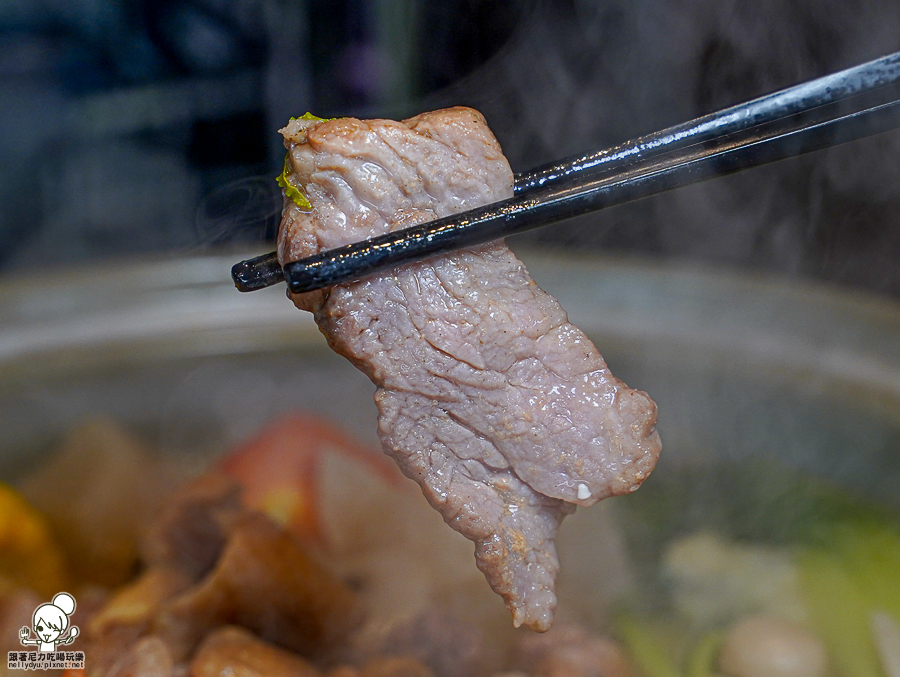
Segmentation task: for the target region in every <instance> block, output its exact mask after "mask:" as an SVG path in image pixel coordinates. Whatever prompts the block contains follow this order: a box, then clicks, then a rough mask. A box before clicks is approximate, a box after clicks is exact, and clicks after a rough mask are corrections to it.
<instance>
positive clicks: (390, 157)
mask: <svg viewBox="0 0 900 677" xmlns="http://www.w3.org/2000/svg"><path fill="white" fill-rule="evenodd" d="M282 134H283V135H284V138H285V144H286V146H287V147H288V149H289V168H290V173H289V175H288V181H289V182H290V183H291V184H292V185H293V186H294V187H295V188H298V189H300V190H302V191H303V193H304V194H305V195H306V197H307V198H308V200H309V202H310V204H311V208H307V207H301V206H298V205H297V204H295V202H294V201H292V200H291V199H290V198H287V199H286V200H285V210H284V214H283V218H282V223H281V229H280V232H279V256H280V258H281V260H282V263H286V262H288V261H292V260H296V259H299V258H302V257H304V256H308V255H310V254H314V253H316V252H318V251H321V250H324V249H329V248H333V247H337V246H340V245H344V244H348V243H350V242H354V241H358V240H363V239H366V238H369V237H372V236H374V235H379V234H382V233H385V232H388V231H390V230H394V229H398V228H404V227H407V226H410V225H413V224H415V223H421V222H424V221H428V220H431V219H434V218H438V217H442V216H446V215H449V214H453V213H456V212H460V211H464V210H466V209H471V208H474V207H477V206H481V205H484V204H486V203H490V202H493V201H497V200H501V199H504V198H508V197H510V196H511V195H512V186H513V176H512V172H511V170H510V168H509V164H508V163H507V161H506V159H505V158H504V157H503V154H502V152H501V150H500V147H499V145H498V143H497V141H496V139H494V137H493V135H492V134H491V132H490V130H489V129H488V128H487V125H486V124H485V121H484V119H483V118H482V117H481V115H480V114H479V113H477V112H476V111H473V110H471V109H467V108H453V109H448V110H443V111H436V112H433V113H425V114H423V115H419V116H417V117H414V118H411V119H409V120H406V121H404V122H393V121H389V120H369V121H361V120H356V119H353V118H341V119H336V120H331V121H317V120H308V119H295V120H292V121H291V122H290V123H289V124H288V125H287V127H285V128H284V129H283V130H282ZM289 192H290V191H289ZM293 301H294V303H295V304H296V305H297V306H298V307H299V308H301V309H305V310H310V311H312V312H313V313H314V314H315V318H316V322H317V323H318V325H319V328H320V329H321V330H322V332H323V333H324V334H325V336H326V337H327V339H328V341H329V343H330V345H331V347H332V348H333V349H334V350H335V351H337V352H338V353H340V354H342V355H344V356H345V357H347V358H348V359H349V360H351V361H352V362H353V363H354V364H355V365H356V366H357V367H359V368H360V369H361V370H362V371H363V372H365V373H366V374H367V375H368V376H369V377H370V378H371V379H372V381H373V382H374V383H375V384H376V386H377V391H376V395H375V399H376V403H377V405H378V410H379V428H380V436H381V441H382V445H383V447H384V449H385V451H386V452H387V453H388V454H390V455H391V456H392V457H393V458H394V459H395V460H396V461H397V463H398V464H399V465H400V467H401V469H402V470H403V472H404V473H405V474H406V475H408V476H409V477H411V478H413V479H415V480H416V481H417V482H418V483H419V484H420V485H421V487H422V490H423V492H424V493H425V496H426V498H427V499H428V500H429V501H430V502H431V504H432V505H433V506H434V507H435V508H436V509H438V510H439V511H440V512H441V514H442V515H443V516H444V519H445V520H446V522H447V523H448V524H449V525H450V526H452V527H453V528H454V529H456V530H457V531H459V532H460V533H462V534H463V535H465V536H466V537H467V538H469V539H471V540H473V541H474V542H475V554H476V561H477V563H478V566H479V568H480V569H481V570H482V571H483V572H484V573H485V576H486V577H487V579H488V582H489V583H490V585H491V587H492V588H493V589H494V590H495V591H496V592H498V593H499V594H500V595H501V596H502V597H503V598H504V600H505V601H506V604H507V606H508V607H509V608H510V610H511V611H512V613H513V620H514V623H515V624H516V625H517V626H518V625H520V624H523V623H524V624H526V625H529V626H531V627H533V628H535V629H537V630H546V629H547V628H549V626H550V623H551V620H552V615H553V609H554V607H555V604H556V597H555V593H554V581H555V577H556V573H557V570H558V568H559V564H558V560H557V556H556V548H555V545H554V538H555V535H556V531H557V528H558V527H559V524H560V522H561V521H562V519H563V517H565V515H567V514H570V513H571V512H572V511H573V510H574V506H575V505H582V506H588V505H591V504H593V503H595V502H597V501H599V500H601V499H603V498H606V497H608V496H613V495H616V494H622V493H627V492H630V491H633V490H634V489H636V488H637V487H638V485H640V483H641V482H642V481H643V480H644V478H646V477H647V475H648V474H649V472H650V471H651V469H652V468H653V466H654V464H655V463H656V459H657V457H658V454H659V450H660V441H659V436H658V435H657V433H656V428H655V424H656V406H655V405H654V403H653V402H652V400H650V398H649V397H647V395H646V394H644V393H642V392H640V391H635V390H631V389H629V388H628V387H627V386H625V384H623V383H622V382H621V381H619V380H618V379H616V378H615V377H614V376H613V375H612V374H611V373H610V372H609V369H608V368H607V366H606V364H605V362H604V361H603V358H602V357H601V356H600V354H599V352H598V351H597V349H596V348H595V347H594V346H593V345H592V344H591V342H590V341H589V340H588V339H587V337H586V336H585V335H584V334H583V333H582V332H581V331H580V330H579V329H577V328H576V327H574V326H573V325H571V324H569V322H568V320H567V317H566V313H565V311H564V310H563V309H562V308H561V307H560V305H559V303H558V302H557V301H556V299H554V298H553V297H551V296H549V295H548V294H546V293H544V292H543V291H541V290H540V289H539V288H538V287H537V285H536V284H535V283H534V282H533V281H532V279H531V278H530V276H529V275H528V271H527V270H526V269H525V267H524V266H523V265H522V263H521V262H520V261H519V260H518V259H516V257H515V256H514V255H513V254H512V253H511V252H510V251H509V249H507V247H506V246H505V245H504V244H503V243H501V242H496V243H492V244H489V245H484V246H480V247H475V248H470V249H466V250H463V251H460V252H456V253H453V254H448V255H443V256H437V257H434V258H432V259H429V260H428V261H424V262H421V263H415V264H410V265H406V266H403V267H400V268H397V269H394V270H392V271H389V272H387V273H382V274H378V275H373V276H369V277H367V278H365V279H363V280H360V281H356V282H353V283H349V284H344V285H338V286H335V287H332V288H330V289H328V290H325V291H320V292H313V293H310V294H304V295H295V296H294V297H293Z"/></svg>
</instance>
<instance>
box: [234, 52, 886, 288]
mask: <svg viewBox="0 0 900 677" xmlns="http://www.w3.org/2000/svg"><path fill="white" fill-rule="evenodd" d="M897 127H900V52H897V53H895V54H890V55H888V56H885V57H882V58H880V59H876V60H875V61H870V62H868V63H865V64H862V65H859V66H855V67H853V68H848V69H847V70H843V71H840V72H838V73H834V74H832V75H826V76H825V77H822V78H818V79H816V80H812V81H810V82H806V83H803V84H800V85H796V86H794V87H789V88H788V89H784V90H781V91H778V92H775V93H773V94H768V95H766V96H763V97H760V98H758V99H754V100H752V101H749V102H747V103H744V104H740V105H737V106H733V107H731V108H726V109H725V110H722V111H719V112H716V113H711V114H709V115H705V116H703V117H700V118H697V119H695V120H691V121H690V122H686V123H683V124H680V125H676V126H675V127H670V128H668V129H664V130H662V131H660V132H656V133H654V134H650V135H647V136H643V137H640V138H637V139H634V140H633V141H628V142H626V143H623V144H620V145H618V146H613V147H611V148H607V149H604V150H600V151H596V152H593V153H589V154H586V155H580V156H577V157H573V158H568V159H566V160H563V161H561V162H558V163H555V164H551V165H547V166H544V167H539V168H537V169H535V170H532V171H530V172H526V173H523V174H518V175H516V177H515V188H514V196H513V197H512V198H510V199H508V200H503V201H501V202H495V203H493V204H489V205H486V206H484V207H480V208H478V209H473V210H471V211H468V212H463V213H460V214H455V215H452V216H449V217H445V218H441V219H436V220H434V221H430V222H428V223H424V224H421V225H418V226H414V227H412V228H407V229H405V230H400V231H395V232H392V233H388V234H386V235H381V236H378V237H375V238H372V239H369V240H365V241H363V242H357V243H355V244H351V245H347V246H344V247H340V248H338V249H333V250H330V251H325V252H321V253H319V254H316V255H314V256H310V257H308V258H305V259H302V260H300V261H294V262H291V263H288V264H286V265H285V266H284V268H283V269H282V267H281V266H280V265H279V263H278V258H277V256H276V255H275V254H274V253H272V254H266V255H264V256H260V257H257V258H254V259H249V260H247V261H242V262H241V263H238V264H237V265H235V266H234V268H232V272H231V274H232V278H233V279H234V282H235V285H236V286H237V288H238V289H239V290H240V291H254V290H256V289H262V288H264V287H268V286H271V285H273V284H277V283H279V282H281V281H282V280H286V281H287V283H288V287H289V288H290V290H291V291H292V292H294V293H303V292H308V291H314V290H316V289H322V288H325V287H329V286H331V285H334V284H339V283H342V282H347V281H350V280H354V279H358V278H360V277H363V276H365V275H368V274H370V273H374V272H377V271H380V270H384V269H387V268H392V267H395V266H398V265H401V264H404V263H410V262H412V261H418V260H421V259H424V258H427V257H429V256H433V255H435V254H440V253H443V252H448V251H452V250H455V249H460V248H463V247H469V246H473V245H477V244H482V243H484V242H489V241H491V240H496V239H499V238H502V237H507V236H509V235H514V234H516V233H521V232H523V231H526V230H531V229H533V228H539V227H541V226H545V225H549V224H551V223H556V222H558V221H562V220H564V219H569V218H572V217H575V216H580V215H582V214H586V213H588V212H592V211H597V210H600V209H605V208H606V207H612V206H615V205H619V204H623V203H625V202H630V201H634V200H638V199H641V198H644V197H649V196H650V195H655V194H657V193H661V192H663V191H666V190H671V189H673V188H677V187H680V186H686V185H690V184H692V183H697V182H699V181H704V180H706V179H710V178H714V177H716V176H723V175H726V174H732V173H734V172H737V171H740V170H742V169H749V168H751V167H758V166H761V165H764V164H768V163H770V162H775V161H777V160H783V159H786V158H789V157H794V156H797V155H802V154H804V153H809V152H812V151H815V150H820V149H822V148H827V147H830V146H835V145H838V144H841V143H846V142H848V141H854V140H856V139H861V138H864V137H866V136H871V135H873V134H878V133H880V132H885V131H889V130H891V129H895V128H897Z"/></svg>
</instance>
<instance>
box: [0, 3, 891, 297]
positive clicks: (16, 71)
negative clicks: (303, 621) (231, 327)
mask: <svg viewBox="0 0 900 677" xmlns="http://www.w3.org/2000/svg"><path fill="white" fill-rule="evenodd" d="M897 26H900V3H898V2H897V1H896V0H856V1H850V0H756V1H754V2H752V3H751V2H747V1H746V0H329V1H327V2H309V1H307V0H107V1H102V0H4V1H3V2H0V130H2V134H0V157H2V158H3V162H2V163H0V205H2V207H0V274H2V273H4V272H5V273H8V274H13V275H14V274H15V273H16V272H17V271H21V270H26V269H27V270H32V269H33V266H34V265H35V264H41V265H45V266H47V265H55V264H69V263H76V262H96V261H105V260H107V259H111V258H113V257H121V256H123V255H124V256H138V255H143V254H146V253H156V254H158V253H167V254H169V253H173V254H178V255H182V254H193V253H199V252H200V251H203V250H207V249H210V248H217V247H218V248H221V247H223V246H229V247H241V246H248V245H252V246H255V247H257V248H264V247H265V244H264V242H263V240H265V239H267V238H268V239H271V238H272V237H273V235H274V228H275V227H276V224H277V213H278V210H279V209H280V198H279V194H278V189H277V186H276V185H275V182H274V176H275V174H277V173H278V170H279V168H280V166H281V163H282V161H283V154H284V149H283V147H282V145H281V138H280V136H279V135H278V133H277V129H278V128H279V127H280V126H282V125H283V124H284V122H285V121H286V120H287V119H288V118H289V117H290V116H292V115H300V114H302V113H304V112H306V111H311V112H313V113H314V114H316V115H319V116H324V117H332V116H344V115H354V116H369V117H372V116H379V117H394V118H402V117H406V116H410V115H413V114H416V113H418V112H421V111H423V110H426V109H432V108H437V107H442V106H447V105H456V104H465V105H470V106H474V107H476V108H478V109H479V110H481V111H482V112H483V113H484V114H485V115H486V116H487V118H488V121H489V123H490V124H491V126H492V128H493V129H494V131H495V133H496V134H497V136H498V138H499V139H500V142H501V144H502V145H503V147H504V149H505V151H506V153H507V155H508V157H509V159H510V162H511V164H512V166H513V169H514V170H515V171H523V170H525V169H529V168H531V167H533V166H535V165H539V164H543V163H546V162H549V161H551V160H555V159H558V158H561V157H563V156H566V155H570V154H573V153H576V152H580V151H585V150H589V149H595V148H599V147H603V146H606V145H610V144H613V143H616V142H619V141H622V140H625V139H627V138H630V137H633V136H636V135H639V134H643V133H647V132H651V131H654V130H656V129H659V128H662V127H665V126H668V125H671V124H675V123H678V122H682V121H684V120H687V119H689V118H692V117H695V116H697V115H700V114H703V113H706V112H709V111H712V110H714V109H717V108H720V107H723V106H726V105H729V104H733V103H737V102H740V101H742V100H746V99H748V98H752V97H754V96H757V95H760V94H763V93H766V92H770V91H772V90H775V89H777V88H780V87H783V86H787V85H790V84H793V83H796V82H798V81H801V80H804V79H808V78H812V77H815V76H818V75H822V74H825V73H828V72H832V71H834V70H837V69H840V68H843V67H847V66H850V65H853V64H856V63H859V62H862V61H866V60H869V59H872V58H875V57H878V56H881V55H883V54H886V53H888V52H892V51H896V50H898V49H900V33H898V31H897V30H896V27H897ZM898 151H900V134H898V133H892V134H887V135H882V136H880V137H877V138H873V139H868V140H865V141H862V142H857V143H854V144H852V145H849V146H845V147H841V148H836V149H831V150H828V151H824V152H820V153H817V154H814V155H812V156H809V157H806V158H802V159H799V160H793V161H788V162H783V163H780V164H778V165H775V166H772V167H768V168H762V169H757V170H753V171H750V172H745V173H743V174H739V175H736V176H733V177H729V178H726V179H721V180H717V181H714V182H710V183H707V184H703V185H700V186H695V187H691V188H687V189H682V190H679V191H677V192H673V193H671V194H668V195H664V196H660V197H657V198H653V199H648V200H645V201H642V202H639V203H635V204H633V205H627V206H624V207H619V208H616V209H614V210H610V211H608V212H606V213H602V214H597V215H593V216H590V217H585V218H581V219H577V220H574V221H570V222H567V223H564V224H561V225H556V226H551V227H549V228H545V229H543V230H540V231H537V232H534V233H531V234H527V235H524V236H520V238H519V240H520V241H521V242H522V243H523V244H540V245H541V246H543V247H547V246H552V247H558V248H560V249H564V250H567V249H568V250H571V249H573V248H574V249H578V250H581V251H583V250H588V251H594V250H603V251H606V252H614V253H619V252H621V253H635V254H650V255H654V256H658V257H663V258H671V259H680V260H689V261H702V262H707V263H712V264H716V265H729V266H737V267H742V268H748V269H759V270H766V271H772V272H776V273H781V274H787V275H791V276H799V277H806V278H814V279H821V280H829V281H834V282H838V283H841V284H845V285H851V286H855V287H860V288H865V289H869V290H873V291H876V292H880V293H884V294H889V295H894V296H897V295H900V162H898V158H900V152H898ZM514 244H515V243H514Z"/></svg>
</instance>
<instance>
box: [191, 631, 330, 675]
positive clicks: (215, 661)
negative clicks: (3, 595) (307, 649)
mask: <svg viewBox="0 0 900 677" xmlns="http://www.w3.org/2000/svg"><path fill="white" fill-rule="evenodd" d="M190 674H191V677H223V676H224V675H233V676H234V677H320V675H321V674H322V673H321V672H319V670H318V669H317V668H316V667H315V666H314V665H312V663H310V662H309V661H306V660H304V659H303V658H300V656H298V655H296V654H293V653H291V652H289V651H285V650H284V649H282V648H280V647H277V646H275V645H274V644H270V643H269V642H265V641H263V640H261V639H259V637H256V636H255V635H253V634H252V633H250V632H247V631H246V630H244V629H243V628H238V627H235V626H226V627H224V628H220V629H218V630H216V631H215V632H211V633H210V634H209V635H208V636H207V638H206V639H205V640H203V644H201V645H200V647H199V648H198V649H197V653H196V655H195V656H194V659H193V660H192V661H191V669H190Z"/></svg>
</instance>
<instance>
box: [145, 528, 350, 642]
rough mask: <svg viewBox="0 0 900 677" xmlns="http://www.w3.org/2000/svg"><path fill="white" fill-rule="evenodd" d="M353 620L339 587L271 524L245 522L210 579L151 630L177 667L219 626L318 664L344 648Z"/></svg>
mask: <svg viewBox="0 0 900 677" xmlns="http://www.w3.org/2000/svg"><path fill="white" fill-rule="evenodd" d="M359 620H360V609H359V608H358V607H357V605H356V597H355V595H354V594H353V592H352V591H351V590H350V589H349V588H348V587H347V586H346V585H345V584H344V583H343V582H342V581H340V580H338V579H336V578H335V577H333V576H332V575H331V574H330V573H329V572H328V571H326V570H325V569H324V568H323V567H322V566H321V565H319V564H318V563H317V562H315V561H313V560H312V559H311V558H310V556H309V555H307V554H306V553H305V552H304V551H303V549H302V548H301V547H300V545H299V544H298V543H297V542H296V541H295V540H294V539H293V538H292V537H291V536H290V535H289V534H288V533H287V532H286V531H284V530H283V529H281V528H280V527H278V526H277V525H276V524H275V523H274V522H272V521H271V520H269V519H268V518H266V517H264V516H263V515H259V514H249V515H247V516H245V517H244V518H242V519H241V521H240V522H239V523H238V524H237V525H235V527H234V528H233V529H232V531H231V534H230V535H229V538H228V542H227V544H226V545H225V548H224V549H223V550H222V554H221V555H220V557H219V559H218V560H217V562H216V565H215V567H214V568H213V569H212V571H210V572H209V574H208V575H207V576H206V577H205V578H203V579H201V580H200V581H199V582H198V583H197V585H195V586H194V587H192V588H190V589H188V590H187V591H185V592H184V593H182V594H181V595H179V596H177V597H173V598H172V599H170V600H168V601H167V602H165V603H164V604H162V605H161V606H160V609H159V612H158V613H157V615H156V617H155V618H154V622H153V626H152V629H153V631H154V632H155V633H157V634H158V635H160V636H161V637H163V638H164V639H165V640H166V641H167V642H168V644H169V646H171V647H172V648H173V654H174V655H175V657H176V659H178V660H182V659H183V658H184V657H185V656H187V655H189V654H190V652H191V651H192V650H193V649H194V648H195V647H196V645H197V644H198V643H199V641H200V640H201V639H202V638H203V636H204V635H205V634H206V633H207V632H209V631H210V630H211V629H213V628H216V627H218V626H221V625H226V624H236V625H241V626H243V627H245V628H248V629H250V630H252V631H254V632H255V633H256V634H257V635H259V636H260V637H261V638H262V639H265V640H270V641H273V642H276V643H278V644H280V645H282V646H284V647H285V648H287V649H291V650H293V651H296V652H298V653H300V654H303V655H305V656H319V655H321V654H322V653H323V652H326V651H329V650H331V649H333V648H334V647H335V646H337V645H338V644H339V643H341V642H342V641H344V640H345V639H346V637H347V635H348V634H349V633H350V632H351V631H352V630H353V629H354V628H355V627H356V626H357V625H358V624H359Z"/></svg>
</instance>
